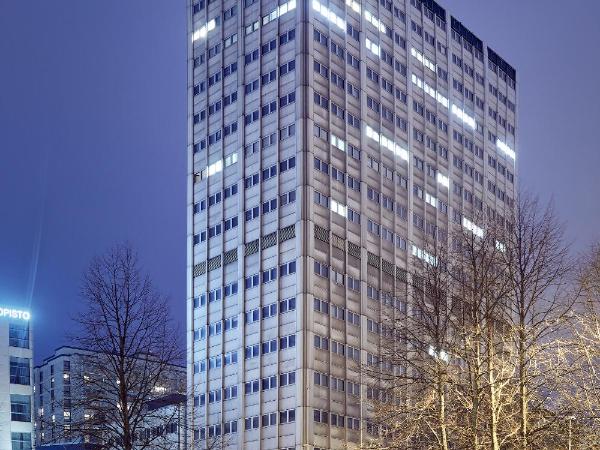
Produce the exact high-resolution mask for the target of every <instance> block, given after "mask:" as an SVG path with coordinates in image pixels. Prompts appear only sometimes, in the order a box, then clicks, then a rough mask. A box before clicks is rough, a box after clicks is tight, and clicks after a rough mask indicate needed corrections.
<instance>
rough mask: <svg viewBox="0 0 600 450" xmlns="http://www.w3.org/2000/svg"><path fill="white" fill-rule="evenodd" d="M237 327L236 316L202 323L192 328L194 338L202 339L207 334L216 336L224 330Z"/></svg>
mask: <svg viewBox="0 0 600 450" xmlns="http://www.w3.org/2000/svg"><path fill="white" fill-rule="evenodd" d="M237 327H238V318H237V316H233V317H229V318H227V319H224V320H222V321H218V322H214V323H211V324H208V325H203V326H202V327H200V328H197V329H195V330H194V340H196V341H198V340H204V339H206V337H207V335H208V336H218V335H220V334H221V333H222V332H224V331H229V330H235V329H236V328H237Z"/></svg>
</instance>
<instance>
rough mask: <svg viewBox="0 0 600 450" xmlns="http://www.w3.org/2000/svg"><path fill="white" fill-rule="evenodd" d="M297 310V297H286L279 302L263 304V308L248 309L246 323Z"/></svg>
mask: <svg viewBox="0 0 600 450" xmlns="http://www.w3.org/2000/svg"><path fill="white" fill-rule="evenodd" d="M295 310H296V298H295V297H291V298H286V299H284V300H280V301H279V302H273V303H270V304H268V305H265V306H262V307H261V308H254V309H251V310H248V311H246V313H245V315H244V316H245V320H246V323H254V322H258V321H260V320H265V319H268V318H269V317H274V316H276V315H277V313H278V312H279V314H285V313H286V312H290V311H295Z"/></svg>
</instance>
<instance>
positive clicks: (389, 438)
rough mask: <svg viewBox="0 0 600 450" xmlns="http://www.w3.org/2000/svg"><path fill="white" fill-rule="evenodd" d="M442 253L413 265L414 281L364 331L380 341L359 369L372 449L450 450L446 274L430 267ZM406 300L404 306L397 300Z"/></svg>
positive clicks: (449, 328)
mask: <svg viewBox="0 0 600 450" xmlns="http://www.w3.org/2000/svg"><path fill="white" fill-rule="evenodd" d="M438 252H439V253H438ZM444 252H445V249H444V248H443V247H442V246H440V247H439V248H437V252H436V251H435V250H432V251H431V255H430V256H431V257H430V258H429V259H430V261H429V263H425V262H420V263H419V262H418V261H417V267H418V268H417V271H418V275H414V276H413V277H412V283H410V285H408V284H407V285H404V286H403V288H400V289H398V290H397V291H396V292H395V294H396V295H395V298H396V301H394V302H389V301H385V300H384V301H383V305H382V310H383V313H382V322H381V323H373V324H372V325H370V329H369V331H370V332H374V333H376V334H378V335H379V336H380V337H379V340H378V349H379V355H378V357H377V359H376V360H371V361H368V364H367V365H366V366H365V374H366V375H367V376H368V379H369V384H370V388H369V397H370V399H369V400H370V402H371V405H372V412H373V416H372V420H371V422H372V424H373V425H376V426H377V428H378V430H379V432H380V436H379V437H380V439H378V440H375V441H373V442H372V443H371V444H370V445H371V447H372V448H382V447H381V446H380V444H381V445H385V448H387V449H403V448H406V447H407V446H411V447H412V446H415V445H416V444H417V443H418V445H420V447H419V448H431V449H440V450H448V449H449V448H450V446H449V445H450V444H449V442H450V441H449V433H450V432H451V429H450V426H449V424H451V423H454V420H453V419H451V418H450V417H449V416H450V415H452V414H453V413H454V411H452V410H451V409H450V408H449V405H450V404H451V403H450V402H449V400H448V397H449V395H451V385H452V382H453V380H452V376H453V374H454V372H453V370H452V369H451V368H450V364H449V356H448V353H447V352H448V350H449V349H451V348H454V343H453V342H451V340H453V339H454V338H455V335H454V334H453V333H452V332H451V331H452V325H451V321H452V317H451V311H450V308H449V306H448V300H449V296H448V294H449V286H448V277H447V273H446V271H445V270H444V269H443V266H442V265H438V264H432V263H431V262H432V261H433V260H434V259H441V258H440V256H441V254H442V253H444ZM434 254H435V255H436V256H434ZM400 284H402V283H400ZM380 295H382V296H383V295H384V294H380ZM407 295H408V298H409V299H410V302H408V303H409V305H407V302H405V301H404V300H403V299H404V297H406V296H407ZM407 309H410V312H409V313H408V314H407V312H408V311H407ZM383 443H385V444H383ZM415 448H417V447H415Z"/></svg>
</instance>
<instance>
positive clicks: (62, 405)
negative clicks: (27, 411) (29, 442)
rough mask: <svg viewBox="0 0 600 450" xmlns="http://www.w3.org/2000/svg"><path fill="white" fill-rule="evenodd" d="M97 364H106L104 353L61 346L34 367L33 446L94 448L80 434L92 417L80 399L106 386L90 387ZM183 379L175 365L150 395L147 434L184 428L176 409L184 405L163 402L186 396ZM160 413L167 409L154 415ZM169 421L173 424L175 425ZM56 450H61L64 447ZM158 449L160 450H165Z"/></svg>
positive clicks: (90, 440)
mask: <svg viewBox="0 0 600 450" xmlns="http://www.w3.org/2000/svg"><path fill="white" fill-rule="evenodd" d="M98 361H100V362H101V361H102V355H101V354H96V353H94V352H91V351H88V350H85V349H81V348H77V347H69V346H63V347H59V348H58V349H56V350H55V351H54V354H53V355H51V356H49V357H47V358H46V359H44V361H43V362H42V363H41V364H39V365H37V366H36V367H35V369H34V380H35V399H34V403H35V430H36V433H35V442H36V446H37V447H38V448H43V449H44V450H47V449H53V448H55V447H53V446H56V445H57V444H58V445H62V446H63V447H65V448H66V449H68V450H79V449H80V448H83V447H82V445H83V444H93V443H94V438H93V437H91V436H85V437H84V434H83V433H82V432H81V427H82V424H85V423H86V421H87V420H89V419H90V418H91V416H92V415H93V414H94V412H93V411H91V410H89V409H87V408H86V401H82V399H83V398H84V397H85V395H86V389H98V388H100V387H101V386H103V384H102V383H94V382H92V379H93V378H94V377H96V376H97V374H94V368H97V367H98ZM184 380H185V368H184V367H179V366H173V367H172V369H170V370H169V371H168V373H165V382H164V383H163V384H161V385H157V386H156V387H155V388H154V389H155V396H152V399H151V400H152V401H151V402H149V404H148V406H147V407H148V408H152V411H153V413H151V414H148V417H149V423H148V425H147V427H148V429H152V428H153V427H154V428H155V432H157V431H161V436H162V435H163V433H164V435H165V436H167V435H172V434H174V432H173V431H170V432H169V433H166V430H179V429H180V428H181V429H184V428H185V427H180V426H179V424H178V419H177V417H178V415H179V410H178V409H177V408H179V407H180V405H178V404H177V403H173V401H174V398H170V400H169V401H167V400H163V402H162V403H161V402H160V399H161V398H164V399H169V397H170V395H172V394H175V393H181V391H184V390H185V382H184ZM115 404H116V399H115ZM157 408H165V409H164V410H160V411H156V409H157ZM157 412H160V413H161V414H160V415H159V414H157ZM171 416H173V421H174V422H175V424H173V423H172V421H171ZM162 419H164V420H162ZM163 422H164V423H163ZM96 426H97V423H96ZM171 438H173V439H174V441H175V442H178V441H179V438H176V437H174V436H169V439H171ZM58 448H61V450H62V447H58ZM169 448H170V447H169ZM181 448H184V447H181ZM160 449H161V450H162V449H163V447H160ZM173 449H179V447H176V446H175V447H173Z"/></svg>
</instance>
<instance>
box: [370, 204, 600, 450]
mask: <svg viewBox="0 0 600 450" xmlns="http://www.w3.org/2000/svg"><path fill="white" fill-rule="evenodd" d="M417 259H418V260H419V261H417ZM414 260H415V264H414V265H413V269H414V273H413V274H412V276H411V280H412V283H409V286H410V287H409V288H407V292H406V293H400V294H399V295H405V296H408V298H410V307H409V309H408V314H407V315H406V317H404V316H402V315H400V316H399V315H398V314H397V312H396V311H395V310H394V309H389V308H388V309H383V315H384V316H386V318H387V323H388V324H390V328H391V331H388V332H386V333H381V336H382V337H381V339H380V341H379V349H378V352H379V355H380V356H381V358H382V360H381V361H377V363H378V364H376V365H374V366H373V365H372V366H371V367H367V369H366V372H367V374H369V376H370V378H371V380H372V383H373V384H374V385H375V386H377V387H378V388H379V389H380V390H381V392H379V393H378V394H379V395H372V397H373V398H371V399H369V400H370V402H371V405H372V410H373V417H374V422H375V424H378V425H380V428H381V430H384V431H383V432H380V437H381V439H379V440H375V441H373V443H372V447H373V448H386V449H387V448H390V449H391V448H398V449H404V448H419V449H421V448H423V449H430V448H431V449H440V450H446V449H448V448H468V449H472V450H481V449H488V448H489V449H494V450H500V449H504V448H519V449H523V450H524V449H532V448H560V445H561V444H560V443H565V442H567V441H568V435H569V433H567V430H568V429H571V431H572V425H574V424H575V425H577V426H578V427H580V428H581V426H582V424H581V423H579V422H577V423H573V421H572V420H570V419H569V418H570V417H571V415H570V412H569V411H570V410H572V409H573V408H572V407H571V409H569V408H568V407H567V402H566V401H565V398H564V397H565V389H564V386H565V384H568V382H569V378H570V377H571V376H573V373H574V370H575V369H574V367H573V364H572V362H573V361H574V358H573V357H570V356H569V355H571V354H572V353H571V350H570V348H569V346H572V344H569V342H568V340H567V339H566V337H567V336H568V332H569V326H570V325H571V323H570V320H569V319H570V314H569V311H570V310H571V307H572V306H573V302H574V299H575V298H576V293H573V292H571V293H569V294H568V295H567V288H568V287H569V286H570V285H569V281H570V277H569V276H570V260H569V258H568V252H567V245H566V244H565V242H564V239H563V230H562V227H561V226H560V225H559V224H558V222H557V219H556V217H555V215H554V213H553V210H552V208H551V207H550V206H548V207H546V208H542V207H540V205H539V203H538V201H537V200H536V199H534V198H532V197H529V196H527V195H523V196H521V198H520V199H519V204H518V205H517V207H516V208H515V212H514V215H509V216H508V217H506V218H498V217H497V216H495V214H490V215H487V216H483V215H480V216H478V217H471V218H470V219H469V220H465V219H463V221H462V223H461V224H460V227H455V232H454V233H453V234H452V237H451V245H450V248H449V249H445V248H444V247H443V245H440V244H439V243H435V245H434V246H431V247H430V248H429V253H427V254H425V253H424V254H422V255H421V254H418V255H417V258H415V259H414ZM599 265H600V264H599ZM384 323H386V321H384ZM582 329H583V328H582ZM589 329H593V326H592V327H589V326H588V330H589ZM588 335H589V333H588ZM399 368H400V369H401V370H398V369H399ZM567 419H569V420H567ZM567 423H568V425H569V427H567V426H566V425H567Z"/></svg>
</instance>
